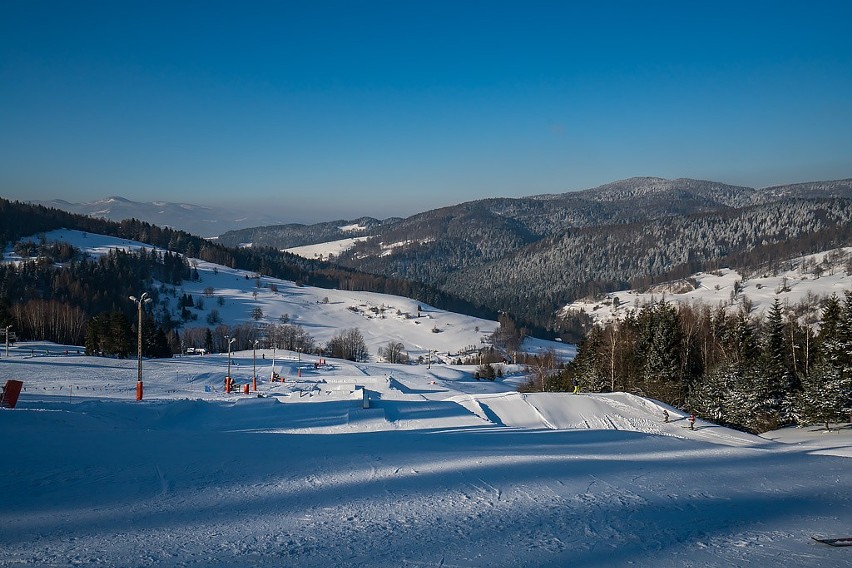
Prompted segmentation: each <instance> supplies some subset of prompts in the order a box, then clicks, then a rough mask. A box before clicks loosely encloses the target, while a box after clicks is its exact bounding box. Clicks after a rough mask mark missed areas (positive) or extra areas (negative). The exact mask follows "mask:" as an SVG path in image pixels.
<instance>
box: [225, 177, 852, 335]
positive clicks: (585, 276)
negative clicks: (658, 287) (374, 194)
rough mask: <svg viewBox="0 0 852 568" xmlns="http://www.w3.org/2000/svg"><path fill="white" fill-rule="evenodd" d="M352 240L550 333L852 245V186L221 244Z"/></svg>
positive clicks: (639, 199)
mask: <svg viewBox="0 0 852 568" xmlns="http://www.w3.org/2000/svg"><path fill="white" fill-rule="evenodd" d="M353 226H357V227H358V228H359V230H358V232H357V233H356V234H353V232H352V227H353ZM353 236H359V237H368V238H366V239H364V240H360V241H359V242H353V244H352V246H351V248H349V249H348V250H345V251H343V252H339V253H338V254H337V256H336V257H335V258H334V259H333V261H334V262H335V263H337V264H339V265H342V266H346V267H348V268H352V269H356V270H359V271H364V272H368V273H372V274H379V275H383V276H388V277H393V278H403V279H407V280H414V281H417V282H422V283H425V284H428V285H430V286H435V287H437V288H439V289H441V290H443V291H445V292H447V293H449V294H453V295H455V296H458V297H461V298H463V299H466V300H468V301H470V302H472V303H474V304H478V305H482V306H488V307H489V308H491V309H497V310H505V311H507V312H509V313H513V314H518V315H520V316H521V317H522V318H524V319H525V320H526V321H532V322H535V323H536V324H537V325H542V326H549V325H552V316H553V314H554V312H555V310H557V309H558V308H559V307H561V305H564V303H566V302H569V301H571V300H575V299H578V298H581V297H584V296H587V295H590V294H592V295H594V294H598V293H601V292H609V291H614V290H620V289H625V288H627V287H630V286H631V285H633V286H642V285H643V284H644V285H647V284H649V283H651V282H654V281H657V280H658V279H661V278H667V277H682V276H684V275H688V274H691V273H693V272H698V271H700V270H703V269H708V268H713V267H714V266H717V265H728V264H730V265H733V264H735V263H740V264H755V263H758V264H759V263H767V262H772V261H773V260H775V261H777V260H781V259H783V258H785V257H786V258H789V257H790V256H797V255H801V254H806V253H809V252H817V251H818V250H826V249H829V248H831V247H834V246H840V245H848V244H852V242H850V240H852V179H845V180H836V181H823V182H811V183H801V184H793V185H784V186H776V187H769V188H764V189H755V188H750V187H740V186H732V185H727V184H723V183H718V182H713V181H703V180H694V179H676V180H668V179H662V178H653V177H643V178H631V179H626V180H622V181H617V182H613V183H609V184H606V185H602V186H600V187H596V188H593V189H588V190H584V191H576V192H570V193H562V194H557V195H538V196H532V197H525V198H516V199H507V198H495V199H483V200H479V201H471V202H467V203H462V204H459V205H453V206H449V207H443V208H440V209H435V210H432V211H426V212H423V213H419V214H417V215H413V216H411V217H408V218H406V219H388V220H385V221H378V220H376V219H370V218H362V219H358V220H354V221H345V220H340V221H334V222H332V223H323V224H318V225H283V226H269V227H255V228H252V229H243V230H239V231H232V232H229V233H225V234H223V235H220V237H219V242H220V243H221V244H224V245H226V246H236V245H238V244H239V245H243V246H244V245H245V244H247V243H253V244H254V245H265V246H272V247H275V248H278V249H287V248H290V247H296V246H301V245H307V244H316V243H321V242H325V241H331V240H335V239H344V238H350V237H353Z"/></svg>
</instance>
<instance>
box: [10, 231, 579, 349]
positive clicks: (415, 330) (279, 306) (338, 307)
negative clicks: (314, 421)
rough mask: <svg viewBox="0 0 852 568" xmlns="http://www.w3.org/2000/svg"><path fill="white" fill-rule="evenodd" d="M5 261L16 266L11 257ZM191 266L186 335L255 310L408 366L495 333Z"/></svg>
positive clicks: (374, 297) (268, 319) (127, 245)
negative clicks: (341, 337)
mask: <svg viewBox="0 0 852 568" xmlns="http://www.w3.org/2000/svg"><path fill="white" fill-rule="evenodd" d="M45 240H46V241H47V242H53V241H61V242H67V243H69V244H72V245H73V246H75V247H77V248H79V249H81V250H83V251H84V252H86V253H87V254H89V255H91V256H93V257H97V256H99V255H103V254H106V253H107V252H108V251H109V250H110V249H112V248H121V249H125V250H138V249H139V248H142V247H145V248H147V249H149V250H150V249H151V248H152V247H151V246H150V245H145V244H143V243H139V242H135V241H128V240H123V239H118V238H114V237H108V236H103V235H95V234H91V233H83V232H80V231H69V230H59V231H52V232H50V233H46V234H45ZM5 259H6V261H7V262H15V261H17V260H19V259H18V258H16V257H15V256H14V255H13V254H11V253H10V252H9V251H7V254H6V256H5ZM190 262H191V263H192V265H193V266H194V267H196V268H197V270H198V273H199V275H200V279H199V280H197V281H185V282H183V284H182V285H181V286H180V287H179V289H178V290H177V293H178V296H180V295H181V294H183V293H186V294H191V295H192V296H193V297H194V298H196V299H201V300H202V302H203V306H204V307H203V309H201V310H193V311H194V312H195V313H196V315H197V316H198V319H197V320H196V321H194V322H193V321H190V322H187V323H186V327H193V326H196V327H197V326H204V325H207V323H206V317H207V316H208V315H210V314H211V312H212V311H213V310H215V311H216V314H217V317H218V319H219V320H220V321H222V322H224V323H228V324H231V325H233V324H235V323H244V322H254V321H255V320H254V319H253V318H252V311H253V310H254V309H255V308H260V310H261V312H262V317H261V318H260V319H259V320H258V321H257V323H258V324H263V323H277V322H279V321H281V317H282V316H287V318H288V319H289V321H290V323H294V324H298V325H300V326H302V327H303V328H304V329H305V330H306V331H307V332H308V333H309V334H310V335H311V336H312V337H313V338H314V339H315V340H316V342H317V343H318V344H326V343H327V342H328V341H329V340H330V339H331V338H332V337H333V336H334V335H335V334H337V333H338V332H340V331H341V330H344V329H352V328H357V329H359V330H360V331H361V333H362V335H363V336H364V340H365V343H366V345H367V349H368V351H369V352H370V354H371V355H372V356H373V357H374V358H375V357H376V354H377V353H378V351H379V349H380V348H383V347H385V346H386V345H387V344H388V342H390V341H395V342H402V343H403V344H404V346H405V348H406V351H407V352H408V354H409V356H410V357H411V358H412V359H414V360H417V359H418V358H419V357H423V358H424V359H428V358H429V353H430V352H432V357H433V358H434V357H435V356H436V354H437V357H438V359H439V360H444V359H447V358H449V357H457V356H459V355H461V354H465V353H475V352H476V350H478V349H480V348H481V347H483V346H485V344H484V343H483V342H484V341H485V338H486V337H487V336H488V335H490V334H491V333H493V332H494V330H495V329H496V328H497V325H498V324H497V322H495V321H490V320H484V319H480V318H475V317H471V316H465V315H461V314H455V313H452V312H447V311H444V310H439V309H437V308H434V307H432V306H429V305H427V304H424V303H421V302H417V301H415V300H411V299H409V298H401V297H399V296H390V295H386V294H375V293H370V292H349V291H341V290H328V289H323V288H315V287H311V286H299V285H296V284H295V283H293V282H290V281H285V280H279V279H276V278H267V277H259V276H258V275H256V274H253V273H250V272H247V271H244V270H236V269H231V268H227V267H224V266H221V265H216V264H212V263H209V262H204V261H201V260H197V259H190ZM140 293H141V291H140ZM128 301H129V300H128ZM168 301H169V302H170V303H167V304H164V305H161V306H158V307H157V308H156V309H167V310H169V311H170V312H171V313H172V315H173V317H177V316H176V315H175V314H176V313H177V311H178V306H177V302H176V300H175V299H174V298H172V299H170V300H168ZM529 346H530V347H529V349H530V350H532V351H539V350H542V349H554V350H556V351H557V352H558V353H559V354H560V356H561V357H562V358H563V360H569V359H570V358H572V357H573V355H574V346H572V345H562V344H560V343H556V342H545V341H541V340H530V342H529Z"/></svg>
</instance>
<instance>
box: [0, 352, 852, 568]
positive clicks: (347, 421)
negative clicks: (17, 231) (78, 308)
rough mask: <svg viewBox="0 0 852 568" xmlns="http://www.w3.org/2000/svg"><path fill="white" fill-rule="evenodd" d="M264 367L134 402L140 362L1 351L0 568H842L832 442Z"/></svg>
mask: <svg viewBox="0 0 852 568" xmlns="http://www.w3.org/2000/svg"><path fill="white" fill-rule="evenodd" d="M254 355H255V354H254V353H253V352H252V351H241V352H237V353H234V354H233V358H232V364H233V367H234V372H233V373H232V374H233V375H234V376H235V377H236V379H237V383H238V384H244V383H247V382H248V381H249V378H250V376H251V370H252V367H253V364H254V363H255V358H254ZM277 355H278V357H279V359H277V360H276V362H275V368H276V370H277V371H278V372H279V373H280V374H281V375H282V376H283V377H284V378H285V382H283V383H281V382H270V381H269V376H270V371H271V369H272V360H271V357H272V352H271V351H262V352H261V353H258V354H257V366H258V374H259V375H260V382H259V384H258V392H257V393H254V392H251V393H250V394H242V393H240V394H225V393H224V392H223V388H222V387H223V377H224V375H225V369H226V365H227V355H207V356H191V357H189V356H188V357H183V358H180V357H178V358H175V359H169V360H150V361H149V360H145V361H144V362H143V378H144V384H145V396H144V400H143V401H141V402H136V401H135V400H134V393H135V389H134V385H135V381H136V361H135V360H132V359H131V360H115V359H103V358H94V357H87V356H85V355H79V354H77V352H76V348H75V347H68V346H57V345H49V344H26V343H21V344H18V345H16V346H14V347H12V349H11V350H10V353H9V357H6V356H5V354H4V356H3V357H2V358H0V372H2V373H3V375H4V376H5V377H8V378H12V377H14V378H18V379H21V380H23V381H24V385H25V391H24V392H23V393H22V395H21V399H20V401H19V403H18V408H16V409H14V410H10V409H0V432H2V433H3V439H4V442H3V448H4V450H3V460H2V461H0V487H2V489H3V495H4V497H3V507H2V508H0V548H1V549H2V550H3V554H2V556H0V566H19V565H31V566H48V565H49V566H77V565H81V564H82V565H86V564H92V565H99V566H180V567H190V566H232V567H238V566H248V565H251V566H270V567H272V566H275V567H278V566H323V567H325V566H380V567H398V566H408V565H412V566H489V567H500V566H506V567H509V566H512V567H514V566H623V565H629V564H633V565H639V566H652V565H653V566H661V567H675V566H677V567H680V566H743V565H755V566H764V565H771V564H780V565H785V566H813V567H817V566H852V557H850V555H849V551H848V550H844V549H839V548H831V547H828V546H825V545H822V544H819V543H816V542H814V541H813V540H811V538H810V537H811V536H813V535H835V534H848V532H849V527H850V526H852V468H850V467H849V458H850V457H852V452H850V446H852V431H850V430H849V429H845V430H842V431H835V432H831V433H823V432H820V431H818V430H804V429H803V430H796V431H795V432H793V433H792V434H789V433H787V432H786V431H782V432H778V433H773V434H772V435H770V436H765V437H756V436H751V435H748V434H743V433H740V432H736V431H732V430H729V429H726V428H722V427H718V426H715V425H712V424H709V423H705V422H704V421H702V420H700V419H699V420H698V421H697V423H696V430H694V431H693V430H690V429H689V428H688V427H686V426H687V424H688V421H687V420H686V416H685V415H684V414H683V413H681V412H679V411H677V410H675V409H673V408H670V407H664V406H663V405H661V404H659V403H657V402H654V401H651V400H646V399H642V398H640V397H636V396H632V395H626V394H612V395H590V394H579V395H570V394H564V393H544V394H535V395H522V394H519V393H517V392H514V386H515V384H516V382H517V381H518V380H520V379H519V378H518V377H514V378H509V379H503V380H498V381H495V382H488V381H476V380H474V379H472V378H471V373H470V371H471V369H470V368H465V367H454V366H444V365H440V366H438V365H433V366H432V367H431V368H427V367H426V366H424V365H381V364H376V363H369V364H355V363H351V362H346V361H336V360H330V361H328V362H327V364H325V365H322V364H319V363H320V361H319V359H318V358H317V357H313V356H305V355H301V361H300V360H299V355H298V354H296V353H285V354H283V358H281V356H282V354H281V353H280V352H279V353H278V354H277ZM300 375H301V376H300ZM365 393H366V395H365ZM365 398H366V399H367V400H368V406H369V407H368V408H365V404H364V400H365ZM664 408H666V409H667V410H668V411H669V413H670V422H669V423H665V422H664V421H663V415H662V410H663V409H664ZM791 435H792V436H795V437H796V439H795V441H794V443H779V442H777V441H773V440H771V439H769V438H779V439H784V438H786V437H790V436H791ZM825 454H832V455H825ZM843 456H846V457H843Z"/></svg>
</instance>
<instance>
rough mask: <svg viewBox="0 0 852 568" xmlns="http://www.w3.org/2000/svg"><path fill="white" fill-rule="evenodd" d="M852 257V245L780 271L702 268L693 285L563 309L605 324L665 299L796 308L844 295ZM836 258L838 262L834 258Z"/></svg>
mask: <svg viewBox="0 0 852 568" xmlns="http://www.w3.org/2000/svg"><path fill="white" fill-rule="evenodd" d="M850 255H852V248H849V247H847V248H841V249H837V250H834V251H830V252H828V253H819V254H812V255H808V256H804V257H800V258H797V259H794V260H793V261H791V262H789V263H786V264H787V265H792V266H788V268H787V269H785V270H779V271H778V272H777V273H771V272H768V271H767V272H765V273H760V272H758V273H756V274H752V275H749V276H744V275H743V274H741V273H740V272H738V271H736V270H733V269H731V268H723V269H720V270H717V271H715V272H700V273H697V274H694V275H693V276H692V278H691V280H692V283H689V282H687V281H678V282H670V283H665V284H658V285H656V286H653V287H652V288H651V289H650V290H647V291H644V292H640V291H637V290H624V291H620V292H612V293H609V294H607V295H606V297H605V298H604V299H602V300H590V299H586V300H578V301H575V302H572V303H570V304H568V305H567V306H565V307H564V308H563V312H565V313H571V312H580V311H583V312H585V313H587V314H588V315H590V316H591V317H592V319H593V320H594V321H595V322H597V323H601V324H605V323H607V322H609V321H612V320H614V319H618V318H622V317H624V315H625V314H626V313H627V310H638V309H639V308H641V307H642V306H644V305H646V304H649V303H650V302H653V301H659V300H662V299H665V300H667V301H669V302H683V303H696V302H698V303H703V304H706V305H708V306H711V307H714V308H715V307H716V306H720V305H721V306H724V307H726V308H728V309H729V310H731V311H734V310H739V309H741V308H742V306H743V305H744V302H748V303H750V305H751V306H750V307H751V310H750V311H751V313H752V314H754V315H757V316H762V315H763V314H764V313H765V312H766V311H767V310H768V309H769V308H770V307H771V306H772V303H773V302H774V301H775V299H776V298H777V299H778V300H780V302H781V304H782V306H785V307H787V306H789V307H794V306H796V305H797V304H799V303H800V302H802V301H803V300H805V299H806V298H808V297H809V296H816V297H817V298H820V299H821V298H827V297H829V296H831V295H832V294H837V296H838V297H839V298H843V293H844V292H846V291H847V290H850V289H852V275H849V274H847V270H846V266H845V264H846V262H847V260H848V259H849V257H850ZM826 257H828V259H829V260H828V261H826ZM831 258H834V260H833V261H831ZM824 261H826V262H825V264H824ZM823 266H825V268H822V270H821V272H820V273H819V274H818V275H817V274H816V272H817V270H816V268H815V267H823ZM693 283H694V285H693ZM735 288H736V289H735Z"/></svg>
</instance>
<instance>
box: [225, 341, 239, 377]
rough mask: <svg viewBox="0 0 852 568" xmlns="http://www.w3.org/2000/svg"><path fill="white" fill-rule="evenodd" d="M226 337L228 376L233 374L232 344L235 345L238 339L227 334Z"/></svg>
mask: <svg viewBox="0 0 852 568" xmlns="http://www.w3.org/2000/svg"><path fill="white" fill-rule="evenodd" d="M225 339H227V340H228V376H229V377H230V376H231V345H233V343H234V341H236V340H237V338H236V337H230V336H228V335H226V336H225Z"/></svg>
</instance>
